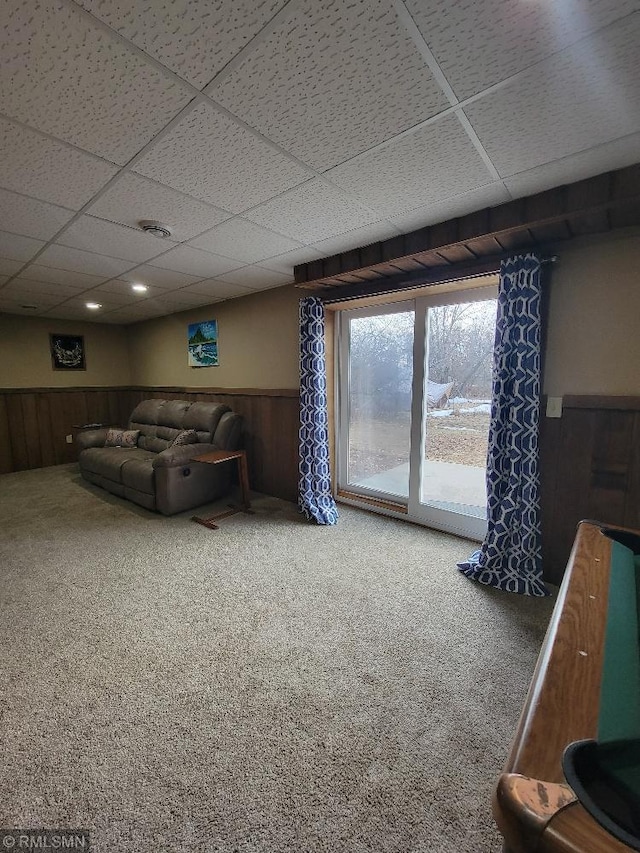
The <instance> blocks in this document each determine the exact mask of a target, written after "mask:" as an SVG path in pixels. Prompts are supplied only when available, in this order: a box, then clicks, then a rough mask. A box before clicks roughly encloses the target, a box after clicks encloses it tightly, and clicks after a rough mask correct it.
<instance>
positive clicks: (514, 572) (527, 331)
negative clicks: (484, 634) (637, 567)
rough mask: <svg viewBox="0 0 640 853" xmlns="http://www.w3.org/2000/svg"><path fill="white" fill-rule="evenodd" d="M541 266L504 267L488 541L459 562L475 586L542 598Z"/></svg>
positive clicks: (531, 260) (515, 262) (528, 261)
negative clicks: (540, 457) (539, 447)
mask: <svg viewBox="0 0 640 853" xmlns="http://www.w3.org/2000/svg"><path fill="white" fill-rule="evenodd" d="M540 278H541V275H540V261H539V260H538V258H537V257H536V256H535V255H532V254H528V255H520V256H516V257H514V258H509V260H507V261H503V263H502V265H501V267H500V285H499V288H498V316H497V321H496V342H495V350H494V362H493V391H492V400H491V425H490V427H489V450H488V455H487V520H488V529H487V535H486V537H485V539H484V542H483V543H482V547H481V548H480V550H478V551H476V552H475V553H473V554H472V555H471V557H469V559H468V560H467V562H465V563H459V564H458V567H459V569H460V570H461V571H462V572H463V574H465V575H467V576H468V577H471V578H474V579H475V580H477V581H480V583H484V584H488V585H489V586H495V587H497V588H498V589H503V590H506V591H508V592H518V593H522V594H524V595H548V592H547V589H546V587H545V585H544V583H543V581H542V551H541V537H540V474H539V466H538V419H539V408H540Z"/></svg>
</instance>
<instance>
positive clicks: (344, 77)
mask: <svg viewBox="0 0 640 853" xmlns="http://www.w3.org/2000/svg"><path fill="white" fill-rule="evenodd" d="M283 47H284V48H286V49H283ZM205 91H206V92H207V93H208V94H210V95H211V97H212V98H214V99H215V100H216V101H218V102H219V103H221V104H223V105H224V106H225V107H227V109H229V110H230V111H231V112H232V113H234V115H237V116H239V117H240V118H241V119H243V121H246V122H247V123H248V124H250V125H251V126H252V127H255V128H257V129H258V130H260V131H261V132H262V133H264V134H265V136H268V137H269V138H270V139H272V140H273V141H274V142H277V143H278V144H279V145H281V146H282V147H283V148H285V149H286V150H287V151H289V152H291V153H292V154H294V155H295V156H296V157H299V158H300V159H301V160H303V161H304V162H306V163H309V164H310V165H312V166H313V167H314V168H316V169H321V170H322V169H326V168H329V167H331V166H334V165H335V164H336V163H340V162H342V161H343V160H346V159H347V158H348V157H352V156H354V155H355V154H358V153H359V152H361V151H364V150H365V149H367V148H370V147H371V146H373V145H377V144H378V143H380V142H382V141H384V140H385V139H388V138H389V137H392V136H394V135H395V134H396V133H399V132H400V131H402V130H406V129H407V128H408V127H411V126H412V125H414V124H416V123H417V122H419V121H422V120H424V119H426V118H429V117H430V116H432V115H435V114H436V113H438V112H440V111H441V110H442V109H445V108H446V107H447V106H449V102H448V101H447V99H446V98H445V96H444V94H443V92H442V90H441V89H440V87H439V86H438V84H437V83H436V81H435V79H434V78H433V76H432V75H431V72H430V71H429V69H428V68H427V66H426V65H425V63H424V61H423V59H422V58H421V56H420V54H419V53H418V50H417V48H416V47H415V45H414V43H413V41H412V40H411V38H410V37H409V35H408V33H407V31H406V29H405V28H404V26H403V25H402V24H401V22H400V21H399V20H398V18H397V16H396V14H395V12H394V11H393V7H392V4H391V3H389V2H387V0H321V2H319V0H301V2H300V3H298V4H297V6H296V7H295V8H294V10H293V12H292V14H291V15H289V16H288V17H287V18H286V20H284V21H283V22H282V24H281V25H280V26H279V27H277V28H276V29H275V31H274V32H273V34H272V35H270V36H269V37H268V38H266V39H265V40H264V41H262V42H261V43H260V44H258V45H257V46H256V47H255V48H254V49H252V50H250V51H249V52H248V53H247V56H246V57H245V58H244V59H243V60H241V61H240V62H239V64H238V65H237V66H236V67H235V68H233V69H232V70H231V71H230V72H229V73H228V74H223V75H221V79H220V81H219V82H218V81H214V82H213V84H212V85H211V86H209V87H207V89H206V90H205Z"/></svg>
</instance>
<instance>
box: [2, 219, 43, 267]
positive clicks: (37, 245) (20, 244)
mask: <svg viewBox="0 0 640 853" xmlns="http://www.w3.org/2000/svg"><path fill="white" fill-rule="evenodd" d="M3 224H4V223H3ZM44 245H45V243H44V241H43V240H34V239H33V237H22V236H21V235H20V234H9V232H7V231H0V256H2V257H3V258H10V259H12V260H14V261H23V262H24V261H28V260H29V258H32V257H33V256H34V255H35V253H36V252H37V251H38V250H39V249H41V248H42V247H43V246H44Z"/></svg>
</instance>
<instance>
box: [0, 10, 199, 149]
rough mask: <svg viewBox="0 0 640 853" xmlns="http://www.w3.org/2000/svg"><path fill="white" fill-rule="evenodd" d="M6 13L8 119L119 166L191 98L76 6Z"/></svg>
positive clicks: (0, 52) (0, 97)
mask: <svg viewBox="0 0 640 853" xmlns="http://www.w3.org/2000/svg"><path fill="white" fill-rule="evenodd" d="M5 6H6V7H7V8H6V11H5V12H4V27H3V30H2V35H1V37H0V38H1V41H0V56H1V57H2V61H3V64H6V67H7V68H8V69H10V72H11V79H12V85H11V86H5V87H4V88H3V89H2V92H1V93H0V111H2V112H3V113H5V114H6V115H7V116H9V117H10V118H15V119H17V120H18V121H23V122H25V123H26V124H29V125H30V126H31V127H35V128H37V129H38V130H43V131H45V132H46V133H51V134H53V135H54V136H57V137H59V138H60V139H64V140H66V141H67V142H71V143H73V144H74V145H78V146H79V147H80V148H84V149H86V150H87V151H92V152H93V153H94V154H99V155H100V156H101V157H106V158H107V159H109V160H112V161H113V162H115V163H120V164H121V165H122V164H124V163H126V162H127V161H128V160H129V159H130V158H131V157H133V155H134V154H136V153H137V152H138V151H139V150H140V149H141V148H142V147H143V146H144V145H146V143H147V142H149V141H150V140H151V139H153V137H154V136H155V135H156V134H157V133H158V132H159V131H160V130H161V129H162V128H163V127H164V126H165V124H166V123H167V122H168V121H170V120H171V119H172V118H173V117H174V116H175V115H176V114H177V113H178V112H179V111H180V109H182V107H184V106H186V105H187V104H188V103H189V101H190V100H191V99H192V97H193V94H192V92H191V91H190V90H189V89H188V87H186V86H185V85H184V84H182V83H179V82H176V81H175V80H174V79H172V78H170V77H169V76H168V75H166V74H165V73H163V72H162V71H160V70H159V69H157V68H156V67H155V66H154V65H152V64H151V63H149V62H147V61H145V60H144V59H143V58H142V57H140V56H139V55H138V54H137V53H134V52H133V51H131V50H129V49H128V48H127V47H126V46H125V45H123V44H122V43H121V42H120V41H119V40H118V39H116V38H113V37H112V36H110V35H109V34H108V32H106V31H105V30H103V29H102V27H98V26H96V24H95V23H94V22H92V20H91V18H90V16H89V15H86V14H84V13H83V12H82V11H81V10H80V9H78V8H77V7H74V6H73V4H68V3H64V2H60V0H42V2H40V3H24V2H21V0H6V3H5Z"/></svg>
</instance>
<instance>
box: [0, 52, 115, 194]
mask: <svg viewBox="0 0 640 853" xmlns="http://www.w3.org/2000/svg"><path fill="white" fill-rule="evenodd" d="M0 68H1V65H0ZM0 150H2V157H0V186H3V187H5V188H6V189H9V190H16V191H17V192H21V193H26V194H27V195H30V196H34V197H35V198H38V199H41V200H42V201H47V202H51V203H53V204H59V205H63V206H64V207H69V208H73V209H74V210H78V209H79V208H81V207H82V206H83V205H84V204H86V203H87V202H88V201H89V199H90V198H91V197H92V196H93V195H95V193H96V192H97V191H98V190H99V189H100V188H101V187H103V186H104V185H105V184H106V183H107V181H108V180H110V178H112V177H113V176H114V175H115V174H116V173H117V172H118V167H117V166H114V165H113V163H107V162H106V160H102V159H100V158H99V157H95V156H94V155H93V154H85V153H84V152H83V151H78V150H77V149H76V148H72V147H71V146H70V145H64V144H63V143H62V142H57V141H56V140H54V139H48V138H47V137H46V136H42V135H41V134H39V133H36V131H34V130H29V129H28V128H26V127H20V126H19V125H17V124H14V123H13V122H11V121H7V120H6V119H3V118H1V117H0Z"/></svg>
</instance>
